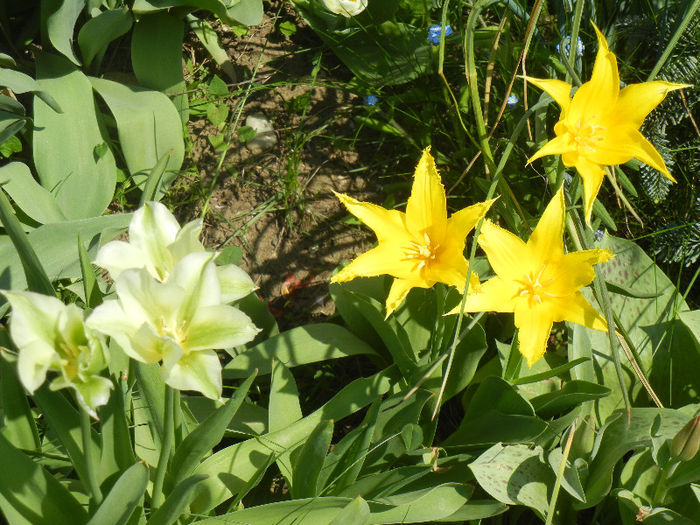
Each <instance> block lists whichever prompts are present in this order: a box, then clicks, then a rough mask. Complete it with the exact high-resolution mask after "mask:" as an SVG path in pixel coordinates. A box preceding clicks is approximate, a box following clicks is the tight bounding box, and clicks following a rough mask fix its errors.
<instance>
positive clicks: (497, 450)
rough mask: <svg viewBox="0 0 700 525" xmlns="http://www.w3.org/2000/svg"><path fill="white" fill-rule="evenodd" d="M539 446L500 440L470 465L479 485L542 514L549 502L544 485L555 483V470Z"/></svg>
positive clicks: (513, 502)
mask: <svg viewBox="0 0 700 525" xmlns="http://www.w3.org/2000/svg"><path fill="white" fill-rule="evenodd" d="M541 456H542V449H541V448H540V447H536V448H535V449H534V450H532V449H530V448H529V447H528V446H527V445H508V446H505V447H504V446H503V445H501V444H500V443H497V444H496V445H494V446H492V447H491V448H490V449H488V450H487V451H486V452H484V453H483V454H482V455H481V456H479V457H478V458H477V459H476V461H474V462H473V463H471V464H470V465H469V468H470V469H471V471H472V472H473V473H474V476H476V479H477V481H478V482H479V485H481V487H482V488H483V489H484V490H485V491H486V492H488V493H489V495H490V496H491V497H493V498H496V499H497V500H498V501H501V502H503V503H506V504H509V505H527V506H528V507H530V508H532V509H534V510H535V511H537V513H538V514H539V516H540V517H543V516H544V514H545V512H546V510H547V506H548V503H549V498H548V496H547V487H551V486H553V485H554V473H553V472H552V471H551V469H550V468H549V466H548V465H546V464H545V463H544V462H543V461H542V457H541Z"/></svg>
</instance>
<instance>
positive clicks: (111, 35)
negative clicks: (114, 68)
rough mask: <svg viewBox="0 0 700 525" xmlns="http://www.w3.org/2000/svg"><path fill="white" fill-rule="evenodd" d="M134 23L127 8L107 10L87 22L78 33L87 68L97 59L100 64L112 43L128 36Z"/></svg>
mask: <svg viewBox="0 0 700 525" xmlns="http://www.w3.org/2000/svg"><path fill="white" fill-rule="evenodd" d="M133 23H134V21H133V18H132V16H131V13H130V12H129V9H128V8H127V7H126V6H124V7H121V8H118V9H107V10H106V11H102V12H101V13H100V14H99V15H97V16H96V17H95V18H91V19H90V20H88V21H87V22H85V24H84V25H83V27H81V28H80V32H79V33H78V45H79V46H80V52H81V53H82V55H83V61H84V62H85V67H88V66H89V65H90V64H91V63H92V61H93V60H94V59H95V58H97V59H98V62H100V61H101V60H102V56H103V55H104V53H105V51H106V50H107V46H108V45H109V44H110V42H112V41H113V40H116V39H117V38H119V37H120V36H122V35H124V34H126V33H127V32H128V31H129V29H131V26H132V24H133Z"/></svg>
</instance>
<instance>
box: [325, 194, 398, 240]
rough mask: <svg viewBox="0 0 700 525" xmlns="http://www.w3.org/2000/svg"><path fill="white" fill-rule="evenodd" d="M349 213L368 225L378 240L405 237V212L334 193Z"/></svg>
mask: <svg viewBox="0 0 700 525" xmlns="http://www.w3.org/2000/svg"><path fill="white" fill-rule="evenodd" d="M335 196H336V197H338V199H339V200H340V202H342V203H343V204H344V205H345V207H346V208H347V209H348V211H349V212H350V213H352V214H353V215H354V216H355V217H357V218H358V219H360V220H361V221H362V222H363V223H364V224H365V225H367V226H368V227H370V228H371V229H372V230H373V231H374V233H375V235H376V236H377V239H378V240H379V242H380V243H381V242H383V241H387V240H388V241H391V240H392V239H396V238H397V236H398V237H399V238H404V237H407V236H408V235H407V233H406V226H405V222H404V221H405V214H404V213H403V212H400V211H398V210H387V209H386V208H382V207H381V206H377V205H376V204H370V203H369V202H360V201H358V200H356V199H353V198H352V197H349V196H347V195H344V194H342V193H336V194H335Z"/></svg>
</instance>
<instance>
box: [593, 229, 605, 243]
mask: <svg viewBox="0 0 700 525" xmlns="http://www.w3.org/2000/svg"><path fill="white" fill-rule="evenodd" d="M604 235H605V231H604V230H596V231H595V233H594V234H593V238H594V239H595V240H596V242H600V241H602V240H603V236H604Z"/></svg>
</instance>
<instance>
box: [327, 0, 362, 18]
mask: <svg viewBox="0 0 700 525" xmlns="http://www.w3.org/2000/svg"><path fill="white" fill-rule="evenodd" d="M323 5H325V6H326V9H328V10H329V11H330V12H331V13H335V14H336V15H343V16H346V17H350V16H355V15H359V14H360V13H361V12H362V11H364V10H365V8H366V7H367V0H323Z"/></svg>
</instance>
